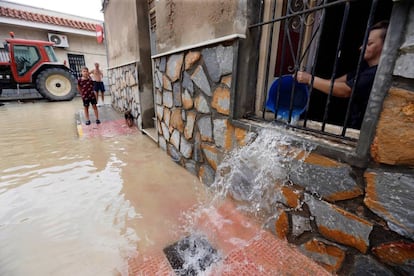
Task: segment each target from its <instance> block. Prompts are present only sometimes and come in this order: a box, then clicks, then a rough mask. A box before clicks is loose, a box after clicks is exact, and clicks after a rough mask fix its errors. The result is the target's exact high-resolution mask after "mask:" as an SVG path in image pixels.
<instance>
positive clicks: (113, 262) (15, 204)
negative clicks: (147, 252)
mask: <svg viewBox="0 0 414 276" xmlns="http://www.w3.org/2000/svg"><path fill="white" fill-rule="evenodd" d="M120 167H122V164H121V163H120V161H119V160H117V159H116V158H114V157H113V158H111V159H110V161H109V162H108V163H107V165H106V167H105V168H104V169H103V170H101V171H99V174H98V171H97V170H96V169H95V167H94V166H93V163H92V161H88V160H86V161H81V162H73V163H67V164H66V165H64V166H52V167H48V168H36V166H34V167H33V166H20V167H15V168H11V169H8V170H4V171H3V172H2V176H1V180H2V181H1V182H0V189H1V190H0V275H114V274H118V273H120V274H124V275H126V274H127V267H126V257H127V256H132V255H134V254H135V253H134V252H136V244H137V242H138V239H139V238H138V237H137V235H136V232H135V231H134V230H132V229H130V228H128V227H126V223H127V221H129V220H133V219H137V218H139V217H140V216H139V214H137V213H136V212H135V211H134V208H133V207H131V206H130V203H129V201H127V200H125V198H124V196H123V194H122V193H121V189H122V178H121V176H120ZM29 176H30V177H29ZM22 178H23V179H25V181H26V183H24V184H21V180H22ZM15 183H20V184H19V185H15ZM10 187H13V188H10ZM43 249H47V250H43Z"/></svg>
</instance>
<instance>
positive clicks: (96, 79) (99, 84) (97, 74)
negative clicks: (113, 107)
mask: <svg viewBox="0 0 414 276" xmlns="http://www.w3.org/2000/svg"><path fill="white" fill-rule="evenodd" d="M90 75H91V77H92V80H93V90H94V91H95V93H96V99H97V101H99V92H101V99H102V105H103V104H105V101H104V94H105V86H104V83H103V81H102V78H103V73H102V71H101V69H100V68H99V63H97V62H95V69H93V70H92V71H91V72H90ZM98 106H99V104H98Z"/></svg>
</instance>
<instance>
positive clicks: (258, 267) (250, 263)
mask: <svg viewBox="0 0 414 276" xmlns="http://www.w3.org/2000/svg"><path fill="white" fill-rule="evenodd" d="M212 211H213V212H212ZM211 213H215V214H214V215H213V216H211V215H209V214H211ZM219 220H220V221H224V222H225V223H224V224H223V223H217V221H219ZM248 221H249V219H248V218H247V217H245V216H243V215H242V214H241V213H240V212H239V211H237V210H236V208H235V206H234V205H233V204H231V203H225V204H224V205H223V206H221V207H219V208H218V209H217V210H211V209H209V210H206V211H205V214H201V215H200V217H199V220H198V222H197V224H198V225H197V227H196V228H198V229H199V230H201V231H202V232H203V233H204V234H205V235H206V236H207V237H208V238H209V241H210V242H211V243H212V244H213V246H214V247H215V248H216V249H217V250H219V252H220V253H221V254H222V255H223V261H222V262H219V263H216V264H213V265H212V266H211V267H210V269H209V270H210V271H208V272H206V273H205V274H203V275H226V276H233V275H234V276H236V275H237V276H239V275H246V276H247V275H248V276H252V275H260V276H262V275H269V276H270V275H331V274H330V273H328V272H327V271H326V270H325V269H323V268H322V267H321V266H319V265H318V264H316V263H315V262H314V261H312V260H311V259H309V258H308V257H306V256H305V255H303V254H302V253H301V252H300V251H299V250H297V249H296V248H294V247H293V246H292V245H290V244H288V243H287V242H286V241H283V240H278V239H277V238H275V237H274V236H273V235H272V234H271V233H269V232H267V231H264V230H262V229H260V227H258V226H257V225H255V224H254V223H250V222H248ZM206 230H208V231H206ZM246 230H247V231H246ZM246 238H247V239H248V240H246ZM235 241H245V242H244V243H243V242H235ZM129 275H134V276H141V275H165V276H167V275H175V274H174V271H173V269H172V268H171V266H170V264H169V262H168V260H167V258H166V257H165V255H164V254H163V252H156V253H154V254H153V255H152V256H145V257H143V256H138V257H136V258H135V259H131V260H130V261H129Z"/></svg>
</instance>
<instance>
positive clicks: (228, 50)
mask: <svg viewBox="0 0 414 276" xmlns="http://www.w3.org/2000/svg"><path fill="white" fill-rule="evenodd" d="M226 45H227V46H223V45H215V46H209V47H206V48H203V49H193V50H190V51H185V52H180V53H176V54H173V55H170V56H163V57H159V58H156V59H155V60H154V64H155V72H154V81H155V82H154V90H155V91H154V93H155V104H156V107H155V111H156V117H157V129H158V137H159V146H160V147H161V148H162V149H164V150H165V151H167V153H168V154H169V155H170V156H171V158H172V159H173V160H174V161H175V162H177V163H178V164H180V165H182V166H183V167H185V168H186V169H187V170H189V171H190V172H192V173H193V174H195V175H197V176H199V177H200V179H201V180H202V181H203V182H204V183H205V184H206V185H210V184H211V183H212V182H213V181H214V177H215V172H216V169H217V166H218V165H219V164H220V162H221V161H222V159H223V156H224V154H225V153H226V152H227V151H229V150H231V149H233V148H234V147H239V146H243V145H245V144H246V143H247V136H248V135H247V134H248V133H247V131H246V130H244V129H241V128H238V127H235V126H233V125H232V124H231V123H230V121H229V114H230V91H231V89H232V85H233V83H232V80H233V72H232V68H233V47H234V46H228V45H229V44H228V43H226ZM400 92H401V91H400V90H397V91H394V90H392V91H390V95H389V99H387V100H386V103H385V106H384V111H383V116H382V118H381V122H380V124H379V127H378V134H377V138H376V143H374V145H373V148H375V147H376V151H374V150H373V156H374V159H375V160H376V161H377V164H379V163H386V164H393V165H401V166H407V165H408V166H414V160H413V155H412V154H411V152H412V151H413V150H414V145H413V143H412V141H414V139H412V137H413V135H410V136H408V135H403V134H401V135H399V136H398V139H397V140H398V142H399V143H395V141H396V140H395V139H394V140H392V139H390V141H389V142H390V143H391V141H394V144H395V145H394V148H395V149H397V148H398V149H399V150H398V152H399V154H398V155H397V154H392V153H391V152H390V153H389V154H387V153H386V152H387V149H388V148H389V146H390V145H389V144H386V143H384V141H388V138H390V137H391V136H393V135H396V132H398V131H399V130H400V129H401V128H403V129H404V131H407V133H411V134H414V133H412V130H413V129H414V128H413V125H412V124H413V123H414V119H413V116H414V112H411V105H412V103H413V102H414V100H413V98H412V95H411V94H410V93H411V92H406V93H403V94H404V96H401V95H400ZM393 97H397V98H398V100H396V101H397V102H398V103H399V104H398V105H396V103H395V101H392V98H393ZM401 97H402V98H403V99H401ZM389 101H392V103H389ZM388 113H390V114H389V115H386V114H388ZM398 114H399V115H398ZM384 116H390V117H389V118H390V119H389V122H390V124H388V125H387V126H384V123H383V121H384V120H385V117H384ZM395 116H399V119H398V120H399V122H400V123H398V128H396V127H393V125H391V122H394V123H395ZM404 116H405V117H404ZM391 118H392V119H391ZM410 131H411V132H410ZM394 137H395V136H394ZM298 160H302V161H297V162H300V164H301V165H300V166H297V168H296V169H295V170H293V171H292V172H291V174H290V181H291V185H281V186H280V187H279V186H278V185H275V187H277V188H278V189H280V195H279V196H277V198H278V199H277V204H276V205H277V206H275V210H277V211H275V213H274V214H273V219H271V220H270V222H269V223H267V225H266V227H268V229H269V230H270V231H272V232H273V233H274V234H275V235H276V236H277V237H279V238H282V239H287V240H288V241H289V242H291V243H294V244H296V245H298V247H299V248H300V249H301V250H302V251H303V252H304V253H305V254H306V255H308V256H309V257H311V258H313V259H314V260H315V261H317V262H319V263H320V264H321V265H322V266H324V267H325V268H326V269H327V270H328V271H330V272H332V273H339V274H343V275H349V274H355V275H359V274H361V275H364V274H366V272H367V271H368V270H369V271H371V272H373V273H374V274H378V275H393V274H403V275H404V274H407V275H408V274H413V273H414V243H413V238H414V213H413V211H412V210H413V209H414V208H412V207H413V203H412V202H413V201H412V198H413V197H414V182H413V179H414V175H413V173H412V170H410V169H408V170H405V172H401V171H399V170H398V169H397V171H398V172H389V171H387V170H384V168H381V169H379V168H378V165H376V164H373V166H372V168H368V169H366V170H361V169H355V168H353V167H351V166H350V165H348V164H345V163H341V162H338V161H336V160H333V159H330V158H327V157H325V156H322V155H319V154H316V153H311V154H309V155H308V156H307V157H306V158H303V159H300V158H299V157H298ZM385 160H387V161H386V162H385ZM294 162H296V161H294ZM394 170H395V169H394ZM251 186H253V185H251Z"/></svg>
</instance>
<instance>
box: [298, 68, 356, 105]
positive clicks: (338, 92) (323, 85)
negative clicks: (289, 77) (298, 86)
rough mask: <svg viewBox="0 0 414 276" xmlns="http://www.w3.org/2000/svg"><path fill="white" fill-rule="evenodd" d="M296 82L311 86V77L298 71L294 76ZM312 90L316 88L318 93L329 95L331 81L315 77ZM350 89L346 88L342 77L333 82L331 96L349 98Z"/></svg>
mask: <svg viewBox="0 0 414 276" xmlns="http://www.w3.org/2000/svg"><path fill="white" fill-rule="evenodd" d="M296 80H297V81H298V82H299V83H306V84H309V85H310V84H311V80H312V75H311V74H309V73H307V72H303V71H298V72H297V75H296ZM313 88H316V89H318V90H320V91H322V92H323V93H325V94H329V91H330V88H331V80H329V79H323V78H320V77H316V76H315V78H314V80H313ZM351 91H352V89H351V87H349V86H348V84H347V83H346V75H343V76H341V77H339V78H337V79H335V81H334V85H333V89H332V95H333V96H335V97H340V98H349V97H350V96H351Z"/></svg>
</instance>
